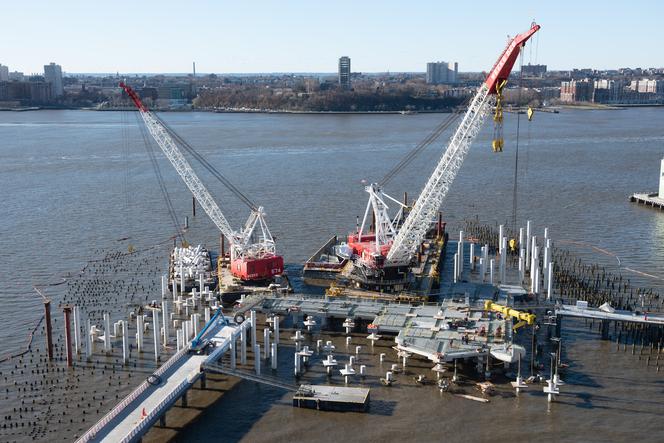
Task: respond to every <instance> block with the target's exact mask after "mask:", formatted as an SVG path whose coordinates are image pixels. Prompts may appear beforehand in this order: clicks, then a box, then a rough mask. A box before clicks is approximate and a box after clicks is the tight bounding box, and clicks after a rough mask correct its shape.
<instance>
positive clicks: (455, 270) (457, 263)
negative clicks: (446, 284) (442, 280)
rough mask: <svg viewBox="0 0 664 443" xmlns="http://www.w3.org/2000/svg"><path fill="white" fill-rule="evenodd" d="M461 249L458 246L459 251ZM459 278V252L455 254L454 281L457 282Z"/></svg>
mask: <svg viewBox="0 0 664 443" xmlns="http://www.w3.org/2000/svg"><path fill="white" fill-rule="evenodd" d="M458 250H459V249H458V248H457V251H458ZM458 278H459V253H458V252H457V253H456V254H454V283H456V282H457V280H458Z"/></svg>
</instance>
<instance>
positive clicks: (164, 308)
mask: <svg viewBox="0 0 664 443" xmlns="http://www.w3.org/2000/svg"><path fill="white" fill-rule="evenodd" d="M161 309H162V311H163V314H164V315H163V317H164V320H163V323H164V347H166V346H168V302H167V301H166V298H164V299H163V300H162V301H161Z"/></svg>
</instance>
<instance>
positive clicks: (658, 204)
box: [629, 192, 664, 210]
mask: <svg viewBox="0 0 664 443" xmlns="http://www.w3.org/2000/svg"><path fill="white" fill-rule="evenodd" d="M629 201H631V202H633V203H639V204H641V205H645V206H652V207H653V208H658V209H660V210H664V198H662V197H660V196H659V194H658V193H656V192H655V193H650V194H632V195H631V196H630V197H629Z"/></svg>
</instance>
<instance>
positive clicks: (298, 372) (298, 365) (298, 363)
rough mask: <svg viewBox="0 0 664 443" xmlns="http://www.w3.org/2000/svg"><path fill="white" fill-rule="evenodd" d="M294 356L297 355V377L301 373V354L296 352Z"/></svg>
mask: <svg viewBox="0 0 664 443" xmlns="http://www.w3.org/2000/svg"><path fill="white" fill-rule="evenodd" d="M294 357H295V376H296V377H297V376H298V375H300V367H301V363H300V354H298V353H297V352H296V353H295V354H294Z"/></svg>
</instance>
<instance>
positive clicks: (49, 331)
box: [44, 300, 53, 360]
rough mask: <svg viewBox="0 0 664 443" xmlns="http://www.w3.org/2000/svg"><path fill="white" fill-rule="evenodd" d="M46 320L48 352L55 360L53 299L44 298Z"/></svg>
mask: <svg viewBox="0 0 664 443" xmlns="http://www.w3.org/2000/svg"><path fill="white" fill-rule="evenodd" d="M44 320H46V352H47V353H48V359H49V360H53V328H52V327H51V300H44Z"/></svg>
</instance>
